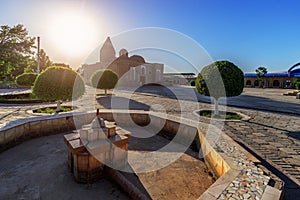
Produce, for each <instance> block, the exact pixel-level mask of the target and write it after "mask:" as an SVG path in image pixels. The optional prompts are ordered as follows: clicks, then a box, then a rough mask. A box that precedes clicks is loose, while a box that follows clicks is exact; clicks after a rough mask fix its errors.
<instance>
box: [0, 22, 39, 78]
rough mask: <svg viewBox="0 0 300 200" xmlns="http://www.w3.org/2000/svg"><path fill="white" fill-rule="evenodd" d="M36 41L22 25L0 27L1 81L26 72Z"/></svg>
mask: <svg viewBox="0 0 300 200" xmlns="http://www.w3.org/2000/svg"><path fill="white" fill-rule="evenodd" d="M34 39H35V38H33V37H29V36H28V32H27V30H26V28H24V26H23V25H21V24H18V25H16V26H13V27H9V26H7V25H4V26H1V27H0V79H13V78H14V77H15V76H16V75H18V74H22V73H23V72H24V68H25V67H26V65H27V64H28V63H30V59H31V58H32V56H33V48H35V46H34Z"/></svg>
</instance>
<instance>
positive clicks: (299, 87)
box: [295, 82, 300, 90]
mask: <svg viewBox="0 0 300 200" xmlns="http://www.w3.org/2000/svg"><path fill="white" fill-rule="evenodd" d="M295 86H296V89H297V90H300V82H296V84H295Z"/></svg>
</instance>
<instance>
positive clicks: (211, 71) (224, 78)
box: [196, 61, 244, 115]
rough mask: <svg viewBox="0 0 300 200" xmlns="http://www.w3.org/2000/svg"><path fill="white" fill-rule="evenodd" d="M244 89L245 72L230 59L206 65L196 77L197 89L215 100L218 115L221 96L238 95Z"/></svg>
mask: <svg viewBox="0 0 300 200" xmlns="http://www.w3.org/2000/svg"><path fill="white" fill-rule="evenodd" d="M243 89H244V73H243V72H242V70H241V69H240V68H238V67H237V66H236V65H234V64H233V63H231V62H229V61H217V62H214V63H212V64H210V65H208V66H206V67H204V68H203V69H202V70H201V72H200V73H199V74H198V77H197V79H196V91H197V92H198V93H199V94H202V95H205V96H211V97H213V98H214V100H215V114H216V115H218V99H219V98H220V97H232V96H238V95H240V94H241V93H242V92H243Z"/></svg>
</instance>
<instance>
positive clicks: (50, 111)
mask: <svg viewBox="0 0 300 200" xmlns="http://www.w3.org/2000/svg"><path fill="white" fill-rule="evenodd" d="M72 110H74V108H73V107H71V106H61V107H60V112H69V111H72ZM33 113H45V114H54V113H56V107H46V108H40V109H37V110H34V111H33Z"/></svg>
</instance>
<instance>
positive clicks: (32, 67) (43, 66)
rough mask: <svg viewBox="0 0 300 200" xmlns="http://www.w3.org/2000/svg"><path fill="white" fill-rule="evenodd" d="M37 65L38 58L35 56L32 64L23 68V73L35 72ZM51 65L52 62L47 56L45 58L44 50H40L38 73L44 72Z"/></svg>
mask: <svg viewBox="0 0 300 200" xmlns="http://www.w3.org/2000/svg"><path fill="white" fill-rule="evenodd" d="M37 65H38V58H37V56H36V59H35V60H34V64H32V65H28V66H27V67H26V68H25V70H24V71H25V72H35V71H36V70H37ZM51 65H52V61H51V60H50V58H49V56H47V54H46V52H45V50H44V49H41V50H40V71H44V70H45V69H46V68H47V67H49V66H51ZM55 66H58V65H55Z"/></svg>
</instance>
